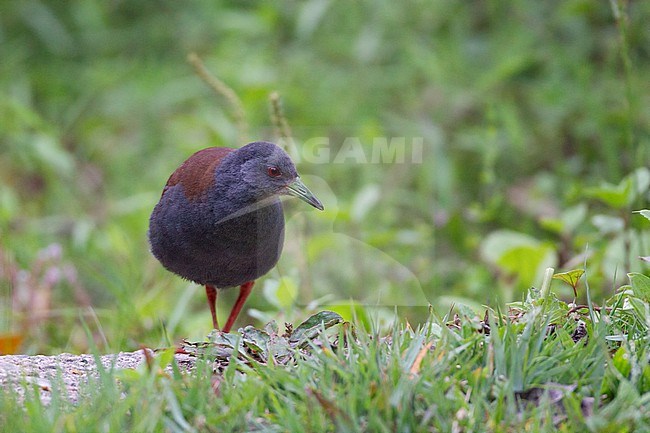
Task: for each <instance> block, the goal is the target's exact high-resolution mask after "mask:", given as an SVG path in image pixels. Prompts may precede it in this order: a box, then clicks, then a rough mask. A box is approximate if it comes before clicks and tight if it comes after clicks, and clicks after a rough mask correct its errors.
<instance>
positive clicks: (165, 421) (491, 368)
mask: <svg viewBox="0 0 650 433" xmlns="http://www.w3.org/2000/svg"><path fill="white" fill-rule="evenodd" d="M630 280H631V281H630V286H629V287H628V288H627V289H626V288H623V290H622V291H620V292H619V293H618V294H617V295H615V296H614V297H612V298H611V299H609V300H608V302H607V304H606V305H605V306H604V307H609V308H608V309H606V308H602V309H601V308H596V310H595V311H594V312H593V314H594V316H593V317H594V318H595V319H596V321H595V322H593V321H592V320H591V319H590V313H589V311H588V310H587V309H582V310H575V311H574V310H570V306H569V305H567V304H566V303H564V302H561V301H559V300H558V299H557V298H556V297H555V295H554V293H553V292H549V293H547V295H546V298H544V297H542V295H541V292H540V291H536V290H531V291H530V292H529V293H528V295H527V298H526V299H525V300H523V301H522V302H520V303H517V304H513V305H511V308H510V310H509V312H508V314H500V313H498V312H495V311H493V310H488V311H487V313H486V315H485V317H480V318H479V317H477V316H475V315H474V314H473V313H472V311H471V310H469V309H467V308H465V307H462V306H461V307H460V309H459V311H460V313H459V314H456V315H455V317H445V318H438V317H436V316H435V315H432V316H431V317H430V318H429V320H428V321H427V322H426V323H424V324H423V325H422V326H420V327H418V329H415V330H414V329H411V327H410V326H408V325H406V326H405V325H404V324H396V325H395V326H394V327H393V329H392V331H391V332H389V333H388V334H385V335H382V334H379V333H376V332H370V333H366V332H360V330H359V329H358V328H357V329H356V331H355V328H354V327H349V326H340V327H338V328H337V327H334V328H331V329H330V331H331V330H334V332H330V333H329V334H320V337H318V338H317V339H316V340H313V341H314V342H316V341H318V342H319V344H314V343H311V344H310V345H309V348H308V349H307V350H305V351H301V352H300V354H301V355H299V356H296V358H295V359H294V360H293V361H292V362H289V363H286V364H282V363H277V362H276V363H273V362H268V363H262V362H259V361H255V360H254V359H253V358H251V357H232V358H231V359H230V360H229V362H228V361H226V362H222V363H217V364H213V361H214V358H209V357H201V356H199V359H198V361H197V364H196V367H195V368H194V369H193V370H192V371H191V372H189V373H187V372H186V373H181V372H180V370H179V369H178V367H177V366H175V365H174V361H173V360H172V357H171V352H169V351H166V352H162V353H161V354H159V355H158V356H157V359H155V360H154V362H153V364H152V366H151V367H149V368H146V367H142V368H141V369H140V370H137V371H128V372H124V371H113V370H110V369H105V370H102V371H100V375H99V377H98V378H97V379H91V380H90V383H89V384H88V386H87V389H86V396H85V397H83V398H81V399H80V401H79V402H78V403H76V404H71V403H69V402H67V401H66V400H65V398H64V397H63V396H64V395H65V393H55V398H54V400H53V402H52V403H51V404H50V405H49V406H47V407H46V406H43V405H42V404H41V403H40V400H39V398H38V396H37V394H31V395H29V394H28V396H27V397H26V399H25V401H24V402H23V403H19V402H17V400H16V397H15V396H13V395H11V394H10V393H9V392H8V391H6V390H5V391H4V392H3V393H2V394H0V409H1V410H0V414H1V415H0V428H2V430H3V431H29V432H63V431H65V432H74V431H79V432H81V431H97V432H117V431H120V432H154V431H156V432H159V431H164V432H191V431H197V432H198V431H214V432H217V431H219V432H231V431H232V432H235V431H247V432H248V431H265V432H275V431H278V432H281V431H296V432H298V431H300V432H337V431H338V432H341V431H345V432H394V431H399V432H432V431H433V432H435V431H449V432H464V431H467V432H470V431H471V432H557V431H566V432H569V431H591V432H613V431H616V432H625V431H629V432H632V431H645V430H647V429H648V428H650V416H649V415H648V413H649V412H648V409H649V407H648V405H650V399H648V395H649V394H648V391H650V366H648V364H647V355H648V353H650V352H649V351H650V346H649V345H648V339H647V332H648V326H649V323H650V321H649V320H647V319H648V311H650V304H648V301H649V299H648V298H644V296H647V292H646V290H647V289H648V287H650V278H648V277H644V276H640V275H634V276H631V279H630ZM580 328H582V330H583V331H584V332H581V331H580V330H579V329H580ZM170 362H171V364H172V369H171V370H168V372H163V370H162V368H163V367H165V366H167V365H168V363H170ZM215 367H217V370H218V372H217V373H213V368H215Z"/></svg>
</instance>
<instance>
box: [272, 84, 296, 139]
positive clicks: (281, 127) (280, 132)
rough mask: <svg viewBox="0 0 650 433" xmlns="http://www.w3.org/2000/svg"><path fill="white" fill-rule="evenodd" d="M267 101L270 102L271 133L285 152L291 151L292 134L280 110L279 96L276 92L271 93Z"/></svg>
mask: <svg viewBox="0 0 650 433" xmlns="http://www.w3.org/2000/svg"><path fill="white" fill-rule="evenodd" d="M269 101H270V102H271V106H270V108H271V122H272V123H273V132H274V134H275V135H276V136H277V137H278V139H279V141H281V142H282V143H281V145H282V146H283V147H284V148H285V150H289V149H293V148H294V142H293V133H292V132H291V127H290V126H289V122H288V121H287V118H286V116H285V115H284V111H283V110H282V101H281V100H280V94H279V93H278V92H271V94H270V95H269Z"/></svg>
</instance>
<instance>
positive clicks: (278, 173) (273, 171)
mask: <svg viewBox="0 0 650 433" xmlns="http://www.w3.org/2000/svg"><path fill="white" fill-rule="evenodd" d="M266 172H267V173H268V174H269V176H271V177H279V176H281V175H282V172H281V171H280V169H279V168H277V167H269V168H268V169H267V170H266Z"/></svg>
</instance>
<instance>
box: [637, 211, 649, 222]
mask: <svg viewBox="0 0 650 433" xmlns="http://www.w3.org/2000/svg"><path fill="white" fill-rule="evenodd" d="M633 213H638V214H641V216H644V217H645V218H646V219H647V220H648V221H650V210H648V209H643V210H635V211H634V212H633Z"/></svg>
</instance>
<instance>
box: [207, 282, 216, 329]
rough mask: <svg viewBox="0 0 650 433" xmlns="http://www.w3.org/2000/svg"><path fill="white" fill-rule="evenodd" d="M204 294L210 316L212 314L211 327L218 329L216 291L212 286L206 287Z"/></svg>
mask: <svg viewBox="0 0 650 433" xmlns="http://www.w3.org/2000/svg"><path fill="white" fill-rule="evenodd" d="M205 294H206V295H207V297H208V306H209V307H210V314H212V326H213V327H214V329H219V322H218V321H217V289H215V288H214V286H210V285H206V286H205Z"/></svg>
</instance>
